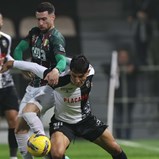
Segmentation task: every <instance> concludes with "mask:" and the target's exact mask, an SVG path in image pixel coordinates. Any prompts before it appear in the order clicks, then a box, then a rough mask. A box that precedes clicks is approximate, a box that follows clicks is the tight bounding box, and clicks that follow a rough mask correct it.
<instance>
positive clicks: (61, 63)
mask: <svg viewBox="0 0 159 159" xmlns="http://www.w3.org/2000/svg"><path fill="white" fill-rule="evenodd" d="M55 58H56V61H57V65H56V68H57V69H58V70H59V72H60V73H61V72H63V71H64V70H65V68H66V57H65V56H63V55H59V54H58V55H56V56H55Z"/></svg>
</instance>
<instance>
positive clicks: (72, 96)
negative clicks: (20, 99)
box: [2, 55, 127, 159]
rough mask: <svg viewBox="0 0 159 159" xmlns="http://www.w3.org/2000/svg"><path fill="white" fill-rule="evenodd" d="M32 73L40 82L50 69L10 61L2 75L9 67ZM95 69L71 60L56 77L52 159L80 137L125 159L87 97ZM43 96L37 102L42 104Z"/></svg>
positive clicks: (57, 158) (79, 58)
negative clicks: (68, 68) (65, 68)
mask: <svg viewBox="0 0 159 159" xmlns="http://www.w3.org/2000/svg"><path fill="white" fill-rule="evenodd" d="M12 66H13V67H15V68H19V69H23V70H27V69H29V70H30V71H33V72H34V73H35V74H37V75H38V76H39V77H40V78H44V79H45V77H46V76H47V73H48V72H50V69H47V68H45V67H43V66H39V65H37V64H35V63H32V64H31V63H28V62H25V63H24V62H20V61H9V62H8V63H7V64H5V65H4V68H3V69H2V72H3V71H5V70H7V69H9V68H11V67H12ZM94 73H95V71H94V69H93V67H92V66H91V65H90V63H89V62H88V60H87V59H86V57H85V56H83V55H78V56H75V57H73V58H72V60H71V63H70V70H66V71H65V72H64V73H62V74H61V75H60V77H59V82H58V84H57V85H56V86H53V87H52V88H53V89H54V91H53V92H54V97H55V110H54V115H53V117H52V118H51V122H50V137H51V144H52V145H53V146H52V147H51V157H52V158H53V159H63V156H64V154H65V151H66V149H67V148H68V146H69V145H70V143H71V141H72V140H75V138H76V136H78V137H83V138H84V139H86V140H89V141H90V142H93V143H95V144H97V145H99V146H100V147H101V148H103V149H104V150H105V151H107V152H108V153H109V154H110V155H111V156H112V158H113V159H127V156H126V154H125V153H124V151H123V150H122V148H121V147H120V146H119V145H118V144H117V142H116V141H115V139H114V137H113V136H112V134H111V133H110V132H109V130H108V129H107V127H108V126H107V125H106V124H104V123H103V122H102V121H100V120H99V119H97V117H96V116H94V115H93V114H92V112H91V108H90V103H89V93H90V91H91V87H92V78H93V76H94ZM47 97H48V95H46V94H44V95H43V96H42V97H41V98H40V99H39V97H37V98H36V100H38V101H39V100H40V102H42V100H44V99H45V98H47Z"/></svg>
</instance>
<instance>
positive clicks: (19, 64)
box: [13, 60, 47, 79]
mask: <svg viewBox="0 0 159 159" xmlns="http://www.w3.org/2000/svg"><path fill="white" fill-rule="evenodd" d="M13 68H17V69H20V70H23V71H31V72H33V73H34V74H36V75H37V76H38V77H40V78H41V79H43V78H44V71H45V70H47V68H46V67H44V66H41V65H39V64H37V63H34V62H28V61H17V60H15V61H14V64H13Z"/></svg>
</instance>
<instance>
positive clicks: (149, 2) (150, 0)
mask: <svg viewBox="0 0 159 159" xmlns="http://www.w3.org/2000/svg"><path fill="white" fill-rule="evenodd" d="M157 1H158V0H123V6H124V10H125V11H126V16H127V19H128V22H132V21H133V20H134V19H136V18H137V12H138V11H144V12H146V13H147V14H148V16H149V18H151V19H153V18H155V17H156V14H157V10H158V9H157V7H156V4H157Z"/></svg>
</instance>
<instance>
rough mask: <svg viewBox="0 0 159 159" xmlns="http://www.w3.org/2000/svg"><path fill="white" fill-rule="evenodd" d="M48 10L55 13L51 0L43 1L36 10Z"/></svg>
mask: <svg viewBox="0 0 159 159" xmlns="http://www.w3.org/2000/svg"><path fill="white" fill-rule="evenodd" d="M45 11H48V13H49V14H51V13H55V7H54V6H53V4H51V3H50V2H42V3H40V4H39V5H38V7H37V9H36V12H45Z"/></svg>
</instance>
